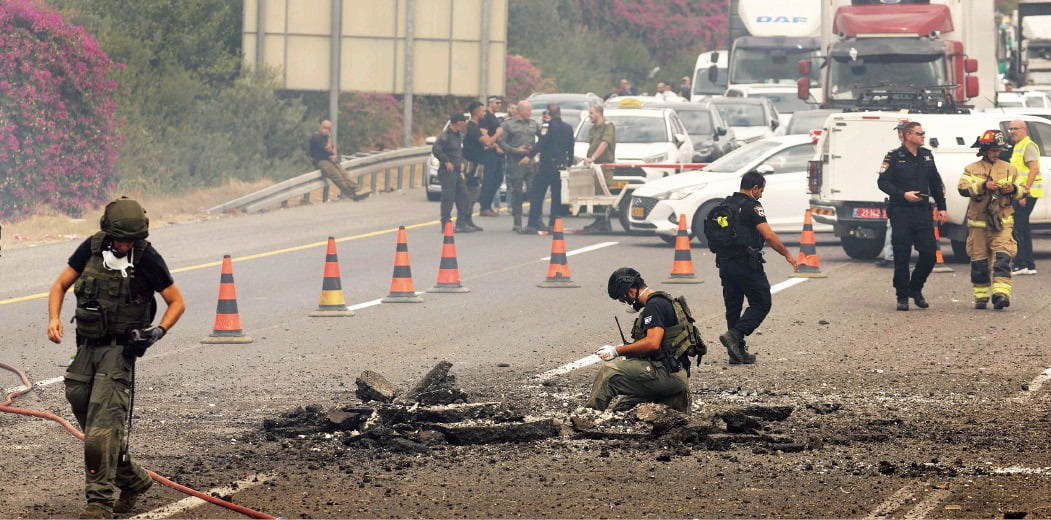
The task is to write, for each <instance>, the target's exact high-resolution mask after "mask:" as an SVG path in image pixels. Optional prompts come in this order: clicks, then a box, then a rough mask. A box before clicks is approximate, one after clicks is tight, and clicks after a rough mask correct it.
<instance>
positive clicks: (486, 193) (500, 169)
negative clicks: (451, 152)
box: [478, 151, 504, 211]
mask: <svg viewBox="0 0 1051 520" xmlns="http://www.w3.org/2000/svg"><path fill="white" fill-rule="evenodd" d="M503 182H504V156H502V155H498V154H497V153H496V152H491V151H486V152H485V174H484V176H483V177H482V192H481V195H480V196H479V197H478V202H479V205H480V206H481V208H482V209H483V210H490V211H492V209H493V197H495V196H496V192H498V191H500V184H502V183H503Z"/></svg>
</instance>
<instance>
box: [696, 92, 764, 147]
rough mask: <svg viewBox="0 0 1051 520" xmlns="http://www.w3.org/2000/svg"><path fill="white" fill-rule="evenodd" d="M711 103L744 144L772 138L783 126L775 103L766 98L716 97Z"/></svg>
mask: <svg viewBox="0 0 1051 520" xmlns="http://www.w3.org/2000/svg"><path fill="white" fill-rule="evenodd" d="M709 103H710V104H712V105H715V107H716V108H718V109H719V113H720V114H722V115H723V119H725V120H726V122H727V123H729V125H730V127H731V128H733V129H734V134H735V135H736V136H737V140H738V141H741V142H744V143H751V142H753V141H758V140H759V139H763V138H765V137H771V136H773V135H774V130H777V127H778V126H780V125H781V121H780V116H778V114H777V109H776V108H774V103H773V102H772V101H770V99H768V98H765V97H734V98H727V97H716V98H711V99H710V100H709Z"/></svg>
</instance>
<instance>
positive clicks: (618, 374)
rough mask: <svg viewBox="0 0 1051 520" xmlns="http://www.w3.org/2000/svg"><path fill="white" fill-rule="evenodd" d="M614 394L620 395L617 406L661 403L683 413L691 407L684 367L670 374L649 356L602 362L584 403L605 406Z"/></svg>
mask: <svg viewBox="0 0 1051 520" xmlns="http://www.w3.org/2000/svg"><path fill="white" fill-rule="evenodd" d="M617 396H621V399H620V401H619V402H618V403H617V406H616V409H617V410H626V409H629V408H631V407H633V406H635V405H637V404H639V403H661V404H665V405H668V407H670V408H674V409H676V410H678V411H680V412H683V413H685V412H688V411H689V409H690V383H689V379H688V378H687V376H686V370H684V369H679V371H678V372H675V373H674V374H670V373H668V370H667V369H665V368H664V365H662V364H661V363H660V362H658V361H652V360H649V359H637V358H625V357H620V358H616V359H614V360H613V361H607V362H605V363H603V364H602V368H600V369H599V373H598V375H597V376H595V383H594V384H593V385H592V387H591V396H590V397H589V398H588V402H587V404H585V405H584V406H587V407H588V408H594V409H596V410H605V409H606V408H608V407H609V404H610V402H611V401H613V398H615V397H617Z"/></svg>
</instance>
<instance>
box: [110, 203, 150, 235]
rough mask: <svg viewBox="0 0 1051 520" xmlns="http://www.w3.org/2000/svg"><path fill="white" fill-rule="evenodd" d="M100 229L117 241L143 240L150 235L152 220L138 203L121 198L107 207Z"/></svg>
mask: <svg viewBox="0 0 1051 520" xmlns="http://www.w3.org/2000/svg"><path fill="white" fill-rule="evenodd" d="M99 227H101V228H102V231H104V232H105V233H106V234H107V235H109V236H110V237H111V238H114V239H117V240H142V239H144V238H146V237H147V236H149V234H150V219H149V218H147V217H146V210H145V209H143V208H142V206H141V205H139V203H138V202H136V201H134V200H132V199H129V198H127V197H121V198H119V199H117V200H115V201H113V202H110V203H109V204H107V205H106V211H104V212H103V213H102V218H101V219H99Z"/></svg>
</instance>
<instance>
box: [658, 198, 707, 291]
mask: <svg viewBox="0 0 1051 520" xmlns="http://www.w3.org/2000/svg"><path fill="white" fill-rule="evenodd" d="M664 283H703V280H701V279H700V278H697V275H696V274H694V272H693V257H692V256H691V255H690V234H689V233H688V232H687V231H686V215H685V214H682V213H680V214H679V232H678V234H677V235H676V236H675V261H674V262H672V264H671V274H670V275H668V278H666V279H665V280H664Z"/></svg>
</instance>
